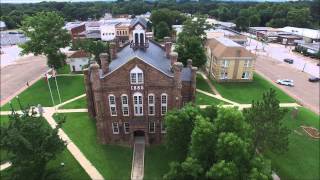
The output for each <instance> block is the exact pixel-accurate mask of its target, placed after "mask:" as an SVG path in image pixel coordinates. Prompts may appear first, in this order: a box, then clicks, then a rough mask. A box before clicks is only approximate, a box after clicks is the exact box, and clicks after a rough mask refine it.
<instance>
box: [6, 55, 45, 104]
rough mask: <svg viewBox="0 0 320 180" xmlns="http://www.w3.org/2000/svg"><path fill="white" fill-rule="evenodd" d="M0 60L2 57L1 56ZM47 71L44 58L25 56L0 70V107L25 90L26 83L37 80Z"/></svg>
mask: <svg viewBox="0 0 320 180" xmlns="http://www.w3.org/2000/svg"><path fill="white" fill-rule="evenodd" d="M1 58H2V56H1ZM47 70H48V67H47V60H46V57H44V56H27V57H22V58H19V60H17V61H15V62H14V63H13V64H10V65H7V66H5V67H3V68H1V70H0V71H1V75H0V79H1V82H0V86H1V96H0V100H1V105H3V104H4V103H6V102H7V101H8V100H9V99H10V98H12V96H14V95H16V93H18V92H20V91H21V89H23V88H26V87H27V86H26V83H27V82H29V83H30V82H31V81H33V80H35V79H37V78H39V77H40V76H41V75H42V74H44V73H45V72H46V71H47Z"/></svg>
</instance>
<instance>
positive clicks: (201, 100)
mask: <svg viewBox="0 0 320 180" xmlns="http://www.w3.org/2000/svg"><path fill="white" fill-rule="evenodd" d="M195 103H196V105H218V104H228V103H226V102H224V101H221V100H219V99H216V98H214V97H210V96H207V95H205V94H202V93H199V92H196V102H195Z"/></svg>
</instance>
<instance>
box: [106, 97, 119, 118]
mask: <svg viewBox="0 0 320 180" xmlns="http://www.w3.org/2000/svg"><path fill="white" fill-rule="evenodd" d="M111 97H113V99H114V103H111ZM108 99H109V108H110V115H111V116H117V105H116V96H115V95H113V94H110V95H109V96H108ZM112 108H114V111H113V110H112ZM113 112H115V113H114V114H113Z"/></svg>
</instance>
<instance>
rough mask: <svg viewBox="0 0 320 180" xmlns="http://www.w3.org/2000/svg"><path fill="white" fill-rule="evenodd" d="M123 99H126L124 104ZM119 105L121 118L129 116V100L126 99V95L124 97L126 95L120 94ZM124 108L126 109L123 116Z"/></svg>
mask: <svg viewBox="0 0 320 180" xmlns="http://www.w3.org/2000/svg"><path fill="white" fill-rule="evenodd" d="M123 98H126V99H127V103H126V104H125V103H123V100H124V99H123ZM121 104H122V115H123V116H129V113H130V112H129V98H128V95H126V94H122V95H121ZM125 108H127V112H128V113H127V114H125V113H124V112H125Z"/></svg>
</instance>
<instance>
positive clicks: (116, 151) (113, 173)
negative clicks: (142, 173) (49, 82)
mask: <svg viewBox="0 0 320 180" xmlns="http://www.w3.org/2000/svg"><path fill="white" fill-rule="evenodd" d="M64 115H65V116H66V122H65V123H64V124H63V126H62V128H63V130H64V131H65V132H66V133H67V135H68V136H69V137H70V138H71V139H72V141H73V142H74V143H75V144H76V145H77V146H78V147H79V148H80V150H81V152H82V153H83V154H84V155H85V156H86V157H87V158H88V159H89V161H90V162H91V163H92V164H93V165H94V166H95V167H96V168H97V169H98V171H99V172H100V173H101V174H102V175H103V176H104V178H105V179H130V173H131V161H132V149H131V148H129V147H121V146H116V145H102V144H99V143H98V142H97V133H96V125H95V122H94V120H92V119H90V118H89V117H88V113H67V114H64ZM57 116H59V115H55V117H57Z"/></svg>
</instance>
